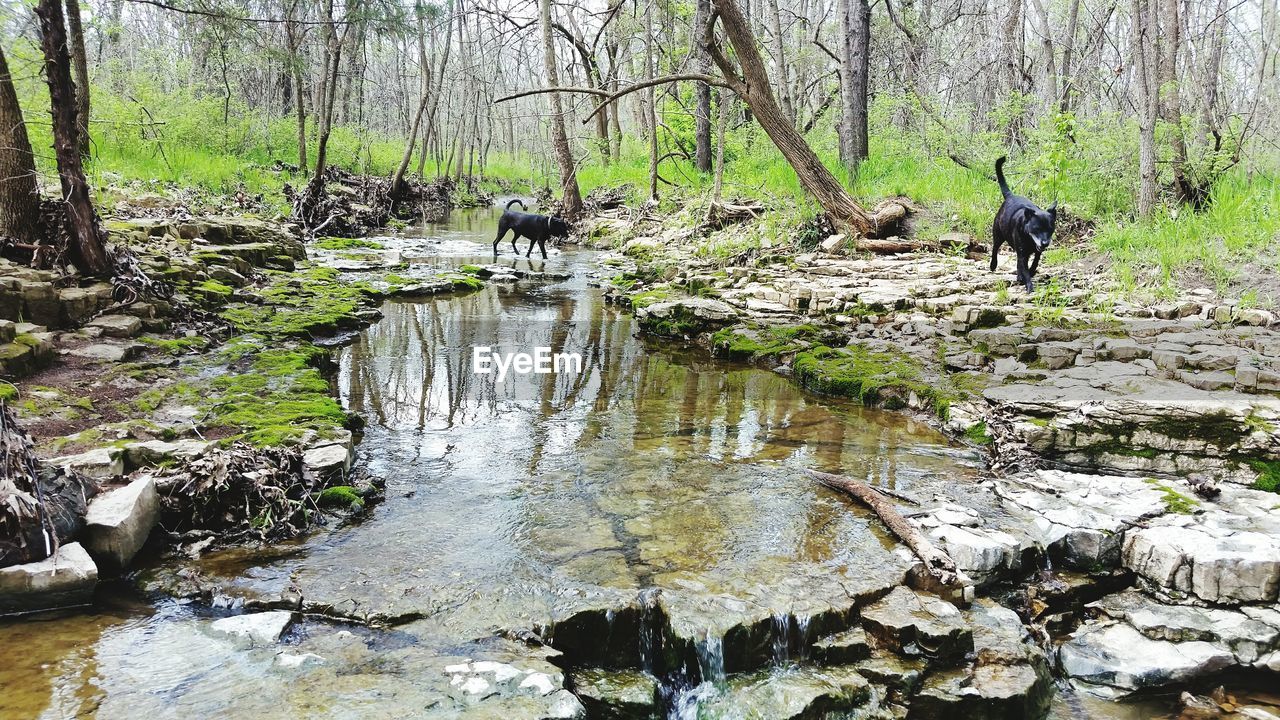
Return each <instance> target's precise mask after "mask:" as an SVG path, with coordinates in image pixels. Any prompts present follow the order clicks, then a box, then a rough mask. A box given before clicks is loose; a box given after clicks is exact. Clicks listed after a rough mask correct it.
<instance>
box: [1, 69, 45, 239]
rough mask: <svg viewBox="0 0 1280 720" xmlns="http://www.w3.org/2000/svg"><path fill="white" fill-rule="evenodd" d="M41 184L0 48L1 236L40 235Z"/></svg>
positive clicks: (27, 237)
mask: <svg viewBox="0 0 1280 720" xmlns="http://www.w3.org/2000/svg"><path fill="white" fill-rule="evenodd" d="M39 222H40V185H39V182H38V180H37V177H36V160H35V155H33V154H32V152H31V141H30V139H28V138H27V125H26V123H25V122H24V121H23V118H22V107H21V106H19V105H18V93H17V91H16V90H14V87H13V77H12V76H11V75H10V74H9V63H8V61H7V60H6V59H5V56H4V48H0V236H4V237H11V238H17V239H18V240H21V241H22V242H26V243H34V242H36V241H37V240H38V239H39V238H40V228H39Z"/></svg>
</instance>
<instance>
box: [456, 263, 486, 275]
mask: <svg viewBox="0 0 1280 720" xmlns="http://www.w3.org/2000/svg"><path fill="white" fill-rule="evenodd" d="M458 272H460V273H462V274H464V275H479V274H480V273H482V272H484V268H482V267H480V266H479V265H463V266H462V267H460V268H458Z"/></svg>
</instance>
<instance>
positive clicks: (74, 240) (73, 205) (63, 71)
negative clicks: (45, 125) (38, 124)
mask: <svg viewBox="0 0 1280 720" xmlns="http://www.w3.org/2000/svg"><path fill="white" fill-rule="evenodd" d="M35 12H36V16H37V17H38V18H39V19H40V47H41V50H42V51H43V53H44V72H45V80H46V82H48V84H49V105H50V115H52V116H53V149H54V153H55V154H56V155H57V159H58V179H59V181H60V182H61V185H62V197H63V199H64V203H63V204H64V211H65V227H66V233H67V237H68V238H69V250H70V251H71V260H72V262H73V263H74V264H75V266H76V268H77V269H78V270H79V271H80V272H81V273H83V274H85V275H107V274H108V273H109V272H110V271H111V259H110V258H109V257H108V256H107V251H106V248H105V247H103V244H102V234H101V232H100V231H99V228H98V218H97V216H96V215H95V214H94V211H93V202H92V201H91V200H90V198H89V183H88V181H87V180H85V176H84V166H83V165H81V158H80V150H79V146H78V143H77V138H78V137H79V136H78V133H77V131H76V110H75V104H74V103H75V89H74V85H72V82H71V58H70V56H69V54H68V49H67V33H66V25H65V23H66V20H65V19H64V18H63V17H62V4H61V3H60V2H59V0H40V2H38V3H37V4H36V7H35Z"/></svg>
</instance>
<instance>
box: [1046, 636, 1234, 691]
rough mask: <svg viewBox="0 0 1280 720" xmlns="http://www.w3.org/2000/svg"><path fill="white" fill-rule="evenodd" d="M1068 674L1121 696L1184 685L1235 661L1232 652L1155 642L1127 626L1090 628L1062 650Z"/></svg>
mask: <svg viewBox="0 0 1280 720" xmlns="http://www.w3.org/2000/svg"><path fill="white" fill-rule="evenodd" d="M1058 661H1059V663H1060V665H1061V667H1062V670H1063V672H1065V673H1066V674H1067V675H1069V676H1070V677H1072V678H1075V679H1077V680H1082V681H1084V682H1086V683H1089V684H1091V685H1101V686H1108V687H1110V688H1114V689H1115V690H1118V691H1120V692H1121V693H1126V692H1132V691H1134V690H1140V689H1143V688H1152V687H1162V686H1165V685H1170V684H1174V683H1183V682H1187V681H1189V680H1193V679H1195V678H1197V677H1202V676H1205V675H1209V674H1211V673H1214V672H1217V671H1219V670H1222V669H1223V668H1226V667H1228V666H1230V665H1231V664H1232V663H1233V662H1234V658H1233V657H1232V655H1231V653H1230V651H1228V650H1225V649H1223V648H1220V647H1217V646H1216V645H1213V644H1211V643H1207V642H1203V641H1193V642H1183V643H1172V642H1166V641H1163V640H1152V639H1150V638H1148V637H1146V636H1144V635H1143V634H1142V633H1140V632H1138V631H1137V630H1135V629H1133V628H1132V627H1130V626H1128V625H1126V624H1124V623H1116V624H1113V625H1088V626H1085V627H1083V628H1081V629H1080V630H1077V631H1076V632H1075V633H1074V634H1073V635H1072V636H1071V639H1070V640H1068V641H1067V642H1065V643H1063V645H1062V646H1061V647H1060V648H1059V649H1058Z"/></svg>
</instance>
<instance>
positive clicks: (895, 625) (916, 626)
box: [862, 586, 973, 661]
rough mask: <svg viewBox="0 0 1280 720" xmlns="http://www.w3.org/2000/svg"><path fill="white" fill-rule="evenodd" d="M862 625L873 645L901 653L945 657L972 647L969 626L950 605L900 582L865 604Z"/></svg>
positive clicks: (958, 656)
mask: <svg viewBox="0 0 1280 720" xmlns="http://www.w3.org/2000/svg"><path fill="white" fill-rule="evenodd" d="M862 626H863V628H864V629H865V630H866V631H867V635H868V636H869V637H871V638H873V639H874V642H875V645H876V646H877V647H883V648H888V649H891V650H893V651H894V652H900V653H903V654H905V655H924V656H926V657H930V658H935V659H939V660H944V661H945V660H957V659H959V658H962V657H964V656H965V655H966V654H967V653H969V652H971V651H972V650H973V630H972V629H970V628H969V627H968V626H966V625H965V623H964V619H963V617H962V616H961V614H960V611H959V610H958V609H957V608H956V607H955V606H954V605H952V604H951V603H949V602H946V601H945V600H940V599H938V598H935V597H930V596H927V595H921V594H918V593H916V592H915V591H913V590H910V589H908V588H906V587H902V586H899V587H896V588H894V589H893V590H892V591H891V592H890V593H889V594H888V595H886V596H885V597H884V598H882V599H881V600H879V601H877V602H875V603H873V604H871V605H870V606H868V607H867V608H865V609H864V610H863V611H862Z"/></svg>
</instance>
